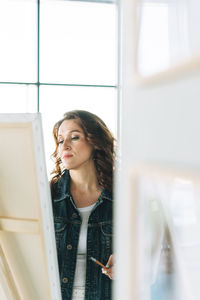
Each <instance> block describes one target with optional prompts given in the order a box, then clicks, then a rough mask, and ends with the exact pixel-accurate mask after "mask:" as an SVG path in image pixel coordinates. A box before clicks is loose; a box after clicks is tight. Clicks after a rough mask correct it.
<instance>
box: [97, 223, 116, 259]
mask: <svg viewBox="0 0 200 300" xmlns="http://www.w3.org/2000/svg"><path fill="white" fill-rule="evenodd" d="M112 227H113V226H112V222H110V221H108V222H103V223H101V225H100V228H101V240H102V243H103V248H104V251H105V256H108V255H110V254H111V253H112V237H113V228H112Z"/></svg>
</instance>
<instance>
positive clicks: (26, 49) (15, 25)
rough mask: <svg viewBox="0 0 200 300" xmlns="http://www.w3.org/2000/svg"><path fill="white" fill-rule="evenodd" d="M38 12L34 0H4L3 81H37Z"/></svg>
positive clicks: (0, 5) (0, 19) (0, 30)
mask: <svg viewBox="0 0 200 300" xmlns="http://www.w3.org/2000/svg"><path fill="white" fill-rule="evenodd" d="M36 12H37V6H36V1H34V0H1V1H0V39H1V47H0V66H1V67H0V81H16V82H19V81H22V82H35V81H36V76H37V35H36V33H37V14H36Z"/></svg>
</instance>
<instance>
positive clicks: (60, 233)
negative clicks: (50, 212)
mask: <svg viewBox="0 0 200 300" xmlns="http://www.w3.org/2000/svg"><path fill="white" fill-rule="evenodd" d="M66 226H67V224H66V221H65V220H63V219H61V218H54V228H55V235H56V246H57V249H58V250H59V249H60V247H61V243H62V240H63V238H64V233H65V229H66Z"/></svg>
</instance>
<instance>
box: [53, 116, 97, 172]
mask: <svg viewBox="0 0 200 300" xmlns="http://www.w3.org/2000/svg"><path fill="white" fill-rule="evenodd" d="M92 153H93V146H92V145H91V144H89V143H88V141H87V139H86V137H85V134H84V132H83V130H82V128H81V127H80V126H79V125H78V124H77V122H76V121H75V120H65V121H63V122H62V124H61V125H60V127H59V130H58V155H59V156H60V158H61V161H62V163H63V165H64V167H65V168H66V169H67V170H77V169H80V168H82V167H85V166H86V165H87V164H89V163H93V159H92V156H93V155H92Z"/></svg>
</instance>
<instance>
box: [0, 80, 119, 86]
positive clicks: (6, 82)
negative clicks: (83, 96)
mask: <svg viewBox="0 0 200 300" xmlns="http://www.w3.org/2000/svg"><path fill="white" fill-rule="evenodd" d="M0 84H18V85H20V84H21V85H36V86H41V85H49V86H72V87H73V86H76V87H97V88H98V87H100V88H117V87H118V86H117V85H101V84H74V83H44V82H14V81H0Z"/></svg>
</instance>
